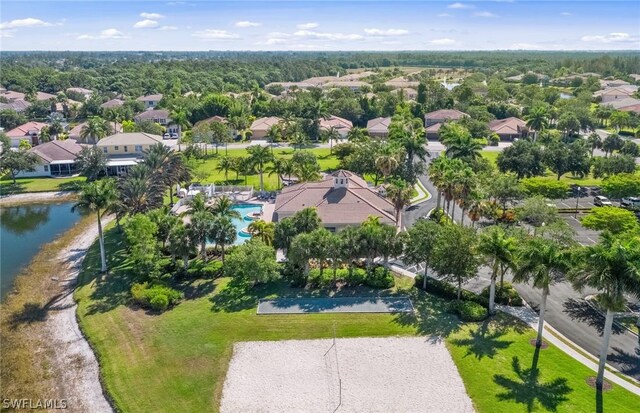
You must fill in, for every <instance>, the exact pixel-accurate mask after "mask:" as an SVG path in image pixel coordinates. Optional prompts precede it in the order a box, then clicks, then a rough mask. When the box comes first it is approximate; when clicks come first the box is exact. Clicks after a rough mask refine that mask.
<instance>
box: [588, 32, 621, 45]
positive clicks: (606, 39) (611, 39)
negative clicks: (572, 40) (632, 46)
mask: <svg viewBox="0 0 640 413" xmlns="http://www.w3.org/2000/svg"><path fill="white" fill-rule="evenodd" d="M580 40H582V41H583V42H594V43H615V42H627V41H633V39H632V38H631V36H629V33H609V34H605V35H588V36H582V37H581V38H580Z"/></svg>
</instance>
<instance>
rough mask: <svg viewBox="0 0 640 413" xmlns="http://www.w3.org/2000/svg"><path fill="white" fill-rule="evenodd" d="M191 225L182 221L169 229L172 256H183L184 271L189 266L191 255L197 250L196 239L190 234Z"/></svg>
mask: <svg viewBox="0 0 640 413" xmlns="http://www.w3.org/2000/svg"><path fill="white" fill-rule="evenodd" d="M190 232H191V231H190V226H185V225H184V224H183V223H182V222H179V223H178V224H176V225H174V226H173V227H172V228H171V229H170V230H169V237H168V241H169V251H170V252H171V256H172V257H176V256H178V257H181V258H182V263H183V269H184V271H187V268H188V267H189V255H191V254H192V253H193V252H194V251H195V249H196V248H195V244H194V240H193V239H192V238H191V236H190Z"/></svg>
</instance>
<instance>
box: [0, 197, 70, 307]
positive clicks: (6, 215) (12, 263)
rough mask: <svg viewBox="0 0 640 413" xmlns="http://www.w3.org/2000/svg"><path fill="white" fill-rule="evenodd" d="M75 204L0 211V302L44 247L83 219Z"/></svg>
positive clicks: (39, 205)
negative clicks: (18, 276) (74, 208)
mask: <svg viewBox="0 0 640 413" xmlns="http://www.w3.org/2000/svg"><path fill="white" fill-rule="evenodd" d="M72 205H73V203H72V202H66V203H62V204H31V205H22V206H16V207H6V208H4V207H3V208H2V210H1V212H0V299H3V298H4V297H5V296H6V294H7V293H8V292H9V291H11V284H12V283H13V279H14V278H15V277H16V275H18V274H19V273H20V271H21V270H22V269H23V268H24V267H25V266H26V265H27V264H29V262H30V261H31V259H32V258H33V257H34V256H35V255H36V254H37V253H38V251H39V250H40V248H41V247H42V245H44V244H46V243H48V242H51V241H53V240H54V239H55V237H56V236H58V235H60V234H62V233H64V232H65V231H67V230H68V229H70V228H71V227H72V226H73V225H74V224H75V223H76V222H78V220H79V219H80V216H81V214H80V212H79V211H76V212H71V206H72Z"/></svg>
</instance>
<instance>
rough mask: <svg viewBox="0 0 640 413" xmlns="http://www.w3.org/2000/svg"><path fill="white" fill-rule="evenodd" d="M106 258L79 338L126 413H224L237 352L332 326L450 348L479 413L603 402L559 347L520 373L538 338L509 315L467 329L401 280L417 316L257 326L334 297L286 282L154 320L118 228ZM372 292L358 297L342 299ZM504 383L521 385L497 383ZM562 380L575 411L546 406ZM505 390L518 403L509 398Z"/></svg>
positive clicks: (90, 271)
mask: <svg viewBox="0 0 640 413" xmlns="http://www.w3.org/2000/svg"><path fill="white" fill-rule="evenodd" d="M107 248H108V251H109V256H110V261H111V263H110V266H111V268H112V269H113V270H112V271H111V273H110V274H108V275H106V276H104V277H103V278H102V279H97V278H96V271H97V269H98V268H99V251H98V247H97V244H94V246H93V247H92V248H91V250H90V252H89V254H88V256H87V259H86V260H85V262H84V268H83V271H82V273H81V279H80V282H79V287H78V289H77V291H76V293H75V297H76V299H77V300H78V302H79V307H78V318H79V321H80V324H81V327H82V330H83V331H84V333H85V334H86V335H87V336H88V338H89V340H90V342H91V343H92V345H93V347H94V348H95V350H96V352H97V355H98V359H99V360H100V365H101V373H102V378H103V382H104V384H105V386H106V389H107V391H108V393H109V394H110V396H111V397H112V399H113V400H114V402H115V404H116V405H117V408H118V409H119V410H121V411H125V412H129V411H140V412H169V411H217V410H218V408H219V401H220V396H221V391H222V386H223V383H224V378H225V375H226V371H227V367H228V363H229V360H230V358H231V355H232V347H233V343H235V342H238V341H256V340H283V339H312V338H328V337H331V336H332V335H333V329H334V326H335V329H336V333H337V336H338V337H376V336H396V335H399V336H406V335H409V336H414V335H436V336H440V337H445V338H446V340H447V346H448V347H449V349H450V350H451V354H452V356H453V359H454V361H455V363H456V365H457V367H458V369H459V371H460V373H461V375H462V377H463V379H464V381H465V384H466V387H467V391H468V392H469V394H470V395H471V397H472V399H473V400H474V403H475V404H476V407H477V410H478V411H479V412H500V411H504V412H507V411H508V412H518V411H523V412H524V411H527V402H528V401H529V400H531V399H532V398H534V397H535V398H536V400H537V401H536V402H534V403H533V404H534V407H535V408H534V409H532V410H529V411H544V409H541V408H539V406H538V405H539V403H540V401H544V402H545V403H547V402H548V398H553V403H555V404H556V405H557V411H559V412H592V411H594V410H595V403H596V401H595V392H594V391H593V390H592V389H591V388H590V387H588V386H587V385H586V384H585V382H584V380H585V378H586V377H587V376H589V375H590V374H591V373H590V372H589V371H588V370H587V369H586V368H583V367H582V366H581V365H580V364H578V363H577V362H576V361H574V360H573V359H571V358H569V357H568V356H566V355H565V354H564V353H561V352H560V351H558V350H556V349H554V348H553V347H551V348H549V349H547V350H544V351H543V352H542V353H541V354H540V361H539V366H540V376H539V377H538V379H537V380H538V381H537V382H535V381H531V380H532V379H531V378H528V376H527V377H525V376H522V373H521V376H518V374H517V372H514V371H513V369H512V366H511V360H512V358H513V357H516V356H517V357H518V358H519V360H520V361H521V363H522V365H523V366H524V367H527V363H530V361H531V357H532V356H533V353H534V352H533V347H531V346H530V345H529V344H528V340H529V339H530V338H531V337H533V336H534V332H533V330H531V329H528V328H523V327H522V325H521V324H519V323H517V322H514V320H513V319H511V318H508V317H506V316H502V317H499V318H497V321H496V322H495V326H496V327H499V328H500V330H499V332H498V333H496V332H495V331H494V330H493V329H492V328H493V326H491V327H490V328H488V329H486V330H483V329H482V326H481V325H478V324H468V325H467V324H461V323H460V322H459V321H458V319H457V318H456V317H454V316H452V315H450V314H448V313H446V311H445V307H446V302H445V301H444V300H442V299H439V298H436V297H434V296H432V295H429V294H425V293H423V292H421V291H419V290H416V289H413V288H411V284H412V280H409V279H405V278H402V279H400V278H399V279H398V281H397V285H396V289H395V290H389V291H386V292H385V293H389V294H393V293H394V292H395V291H400V292H403V293H405V294H409V295H411V296H412V298H413V301H414V306H415V307H416V310H417V315H413V314H403V315H393V314H305V315H273V316H258V315H256V304H257V301H258V299H259V298H264V297H270V298H273V297H277V296H283V295H292V294H299V295H306V296H308V295H323V294H326V293H327V292H326V291H309V290H306V291H305V290H294V289H290V288H288V287H286V286H285V285H284V284H283V283H273V284H271V285H268V286H264V287H261V288H259V289H247V288H245V287H243V286H242V285H238V284H237V283H235V282H233V281H231V280H230V279H227V278H222V279H217V280H184V281H182V282H181V283H180V288H181V289H182V290H183V291H184V293H185V300H184V301H183V302H181V303H180V304H179V305H178V306H177V307H175V308H173V309H171V310H170V311H168V312H166V313H163V314H161V315H153V314H149V313H147V312H145V311H144V310H141V309H135V308H133V307H130V306H129V305H128V304H129V299H128V296H129V295H128V290H129V287H130V284H131V282H132V281H131V280H130V279H129V275H128V273H127V270H128V268H129V266H130V265H131V263H130V262H129V261H128V260H127V253H126V250H125V248H124V245H123V244H122V241H121V239H120V236H119V235H118V234H117V231H116V230H114V229H113V228H112V229H110V230H109V231H108V232H107ZM378 292H379V291H376V293H378ZM370 293H371V291H368V290H366V289H353V290H348V291H345V292H343V293H342V294H344V295H349V294H351V295H360V296H362V295H365V294H370ZM478 331H481V332H482V331H484V332H483V333H481V334H480V333H478ZM496 374H498V375H504V376H505V377H506V378H507V379H509V380H511V381H513V382H514V383H515V384H509V383H511V382H510V381H504V380H498V381H496V380H494V375H496ZM523 377H524V379H526V380H529V381H527V382H526V384H525V385H522V383H521V378H523ZM555 378H565V379H566V380H567V382H566V386H568V387H569V388H571V391H570V392H568V393H567V394H566V398H567V400H562V399H560V398H557V397H555V396H552V395H549V393H550V390H549V388H548V386H545V385H546V384H548V382H549V380H553V379H555ZM518 385H519V386H520V387H517V386H518ZM533 385H535V386H533ZM505 386H507V387H508V386H514V388H513V389H510V388H507V387H505ZM530 386H532V387H531V389H528V387H530ZM416 390H418V389H416ZM552 390H555V388H552ZM507 391H511V392H512V394H513V395H514V396H513V397H506V396H505V397H502V396H500V394H502V393H505V392H507ZM514 392H516V393H514ZM545 392H546V393H545ZM604 401H605V405H606V406H607V407H608V408H610V411H616V412H627V411H629V412H631V411H633V410H634V409H633V408H632V406H633V405H634V404H635V405H637V403H638V402H639V401H640V400H639V399H638V398H635V396H633V395H631V394H630V393H628V392H626V391H625V390H624V389H620V388H614V390H612V391H611V392H608V393H606V394H605V395H604Z"/></svg>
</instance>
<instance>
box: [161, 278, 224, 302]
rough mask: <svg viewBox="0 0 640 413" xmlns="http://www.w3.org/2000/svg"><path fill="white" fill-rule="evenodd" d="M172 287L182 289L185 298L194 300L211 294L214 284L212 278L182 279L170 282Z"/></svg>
mask: <svg viewBox="0 0 640 413" xmlns="http://www.w3.org/2000/svg"><path fill="white" fill-rule="evenodd" d="M172 287H173V288H175V289H177V290H180V291H182V293H183V294H184V299H185V300H195V299H197V298H201V297H204V296H206V295H209V294H211V293H212V292H213V291H214V290H215V288H216V284H215V282H214V280H212V279H206V280H203V279H193V278H191V279H183V280H179V281H176V282H173V283H172Z"/></svg>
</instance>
